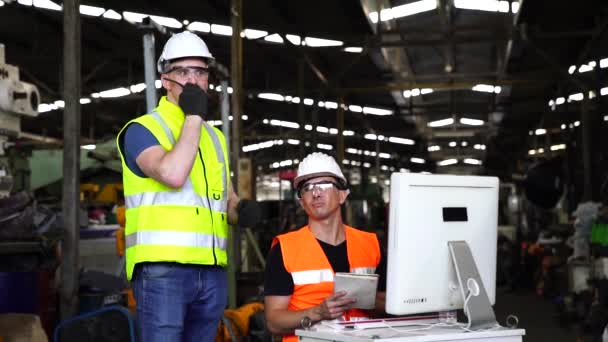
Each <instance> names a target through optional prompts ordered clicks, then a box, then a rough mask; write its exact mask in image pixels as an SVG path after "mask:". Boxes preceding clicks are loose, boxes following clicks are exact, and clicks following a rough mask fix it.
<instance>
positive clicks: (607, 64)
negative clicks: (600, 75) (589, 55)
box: [600, 58, 608, 69]
mask: <svg viewBox="0 0 608 342" xmlns="http://www.w3.org/2000/svg"><path fill="white" fill-rule="evenodd" d="M607 67H608V58H602V59H600V68H601V69H604V68H607Z"/></svg>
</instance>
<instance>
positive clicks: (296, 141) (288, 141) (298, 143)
mask: <svg viewBox="0 0 608 342" xmlns="http://www.w3.org/2000/svg"><path fill="white" fill-rule="evenodd" d="M287 143H288V144H290V145H300V140H297V139H287Z"/></svg>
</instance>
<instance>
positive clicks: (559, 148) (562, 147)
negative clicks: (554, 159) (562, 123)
mask: <svg viewBox="0 0 608 342" xmlns="http://www.w3.org/2000/svg"><path fill="white" fill-rule="evenodd" d="M550 148H551V151H557V150H565V149H566V144H558V145H552V146H551V147H550Z"/></svg>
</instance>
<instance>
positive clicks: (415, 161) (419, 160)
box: [410, 158, 426, 164]
mask: <svg viewBox="0 0 608 342" xmlns="http://www.w3.org/2000/svg"><path fill="white" fill-rule="evenodd" d="M410 161H411V162H412V163H416V164H424V163H426V161H425V160H424V159H422V158H410Z"/></svg>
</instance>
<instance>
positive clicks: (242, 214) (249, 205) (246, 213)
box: [236, 199, 262, 228]
mask: <svg viewBox="0 0 608 342" xmlns="http://www.w3.org/2000/svg"><path fill="white" fill-rule="evenodd" d="M236 212H237V213H238V214H239V222H238V225H239V226H240V227H243V228H253V227H254V226H255V225H256V224H257V223H258V222H259V221H260V218H261V216H262V213H261V209H260V205H259V204H258V202H256V201H253V200H245V199H242V200H240V201H239V204H238V205H237V206H236Z"/></svg>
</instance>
